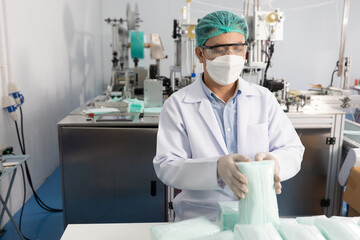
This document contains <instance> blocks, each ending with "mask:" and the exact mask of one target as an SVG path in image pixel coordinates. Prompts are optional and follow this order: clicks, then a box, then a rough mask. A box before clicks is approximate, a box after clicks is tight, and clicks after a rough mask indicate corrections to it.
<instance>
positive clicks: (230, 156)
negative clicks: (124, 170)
mask: <svg viewBox="0 0 360 240" xmlns="http://www.w3.org/2000/svg"><path fill="white" fill-rule="evenodd" d="M195 36H196V48H195V52H196V55H197V56H198V58H199V61H200V63H202V64H203V68H204V72H203V73H202V74H200V75H199V77H198V79H197V80H195V82H194V83H192V84H191V85H189V86H187V87H185V88H182V89H181V90H179V91H178V92H176V93H174V94H172V95H171V97H170V98H168V99H167V100H166V101H165V103H164V106H163V110H162V112H161V114H160V122H159V129H158V135H157V150H156V156H155V158H154V168H155V171H156V174H157V176H158V177H159V179H160V180H161V181H163V182H164V183H165V184H166V185H168V186H170V187H173V188H177V189H181V190H182V192H181V193H180V194H178V195H177V196H176V198H175V200H174V202H173V207H174V210H175V221H181V220H185V219H189V218H193V217H197V216H205V217H207V218H208V219H210V220H212V221H214V220H215V219H216V204H217V202H219V201H234V200H236V199H242V198H244V197H246V193H247V192H248V189H247V188H246V185H247V179H246V178H245V177H244V176H243V175H242V174H241V173H240V172H239V170H238V169H237V167H236V165H235V162H243V161H252V160H255V161H262V160H274V161H275V191H276V192H277V193H278V194H279V193H280V192H281V184H280V179H281V180H287V179H289V178H291V177H293V176H294V175H295V174H296V173H297V172H298V171H299V170H300V165H301V161H302V156H303V152H304V147H303V146H302V144H301V142H300V139H299V137H298V135H297V133H296V131H295V129H294V127H293V126H292V124H291V122H290V121H289V119H288V118H287V116H286V115H285V114H284V112H283V111H282V109H281V107H280V106H279V104H278V102H277V101H276V99H275V97H274V96H273V94H271V92H270V91H268V90H267V89H265V88H263V87H261V86H258V85H256V84H251V83H248V82H246V81H245V80H244V79H242V78H241V77H240V76H239V75H240V73H241V72H242V69H243V66H244V58H245V54H246V49H247V48H246V44H245V42H246V40H247V37H248V26H247V23H246V20H245V19H244V18H243V17H240V16H237V15H235V14H233V13H230V12H227V11H217V12H213V13H210V14H208V15H206V16H205V17H204V18H202V19H201V20H200V22H199V23H198V25H197V26H196V29H195ZM249 191H251V189H250V190H249Z"/></svg>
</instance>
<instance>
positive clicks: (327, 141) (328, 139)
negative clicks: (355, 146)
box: [326, 137, 336, 145]
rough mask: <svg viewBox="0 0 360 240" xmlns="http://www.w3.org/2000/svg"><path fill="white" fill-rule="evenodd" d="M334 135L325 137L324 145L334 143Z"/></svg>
mask: <svg viewBox="0 0 360 240" xmlns="http://www.w3.org/2000/svg"><path fill="white" fill-rule="evenodd" d="M335 142H336V137H327V138H326V145H335Z"/></svg>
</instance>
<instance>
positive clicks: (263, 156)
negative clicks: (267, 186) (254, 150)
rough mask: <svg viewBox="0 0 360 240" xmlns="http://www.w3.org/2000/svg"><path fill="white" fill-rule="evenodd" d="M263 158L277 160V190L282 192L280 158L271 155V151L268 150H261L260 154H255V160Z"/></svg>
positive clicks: (275, 177) (277, 192) (275, 178)
mask: <svg viewBox="0 0 360 240" xmlns="http://www.w3.org/2000/svg"><path fill="white" fill-rule="evenodd" d="M263 160H274V162H275V171H274V172H275V176H274V180H275V192H276V194H280V193H281V188H282V186H281V183H280V181H281V179H280V165H279V162H278V160H277V159H276V158H275V157H274V156H273V155H271V154H270V153H267V152H260V153H258V154H256V155H255V161H263Z"/></svg>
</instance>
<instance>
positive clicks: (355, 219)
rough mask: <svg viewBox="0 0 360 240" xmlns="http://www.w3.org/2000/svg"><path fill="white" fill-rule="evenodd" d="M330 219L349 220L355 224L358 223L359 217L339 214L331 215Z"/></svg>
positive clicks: (359, 221)
mask: <svg viewBox="0 0 360 240" xmlns="http://www.w3.org/2000/svg"><path fill="white" fill-rule="evenodd" d="M331 219H335V220H345V221H350V222H353V223H355V224H358V225H360V217H340V216H332V217H331Z"/></svg>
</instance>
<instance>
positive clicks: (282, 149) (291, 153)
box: [268, 94, 305, 181]
mask: <svg viewBox="0 0 360 240" xmlns="http://www.w3.org/2000/svg"><path fill="white" fill-rule="evenodd" d="M269 103H270V108H269V109H270V110H269V112H268V114H269V115H268V119H269V149H270V153H271V154H272V155H273V156H274V157H275V158H276V159H277V160H278V162H279V165H280V178H281V180H282V181H285V180H287V179H289V178H292V177H293V176H295V175H296V174H297V173H298V172H299V171H300V168H301V162H302V158H303V154H304V150H305V148H304V146H303V145H302V143H301V141H300V138H299V136H298V134H297V133H296V131H295V129H294V127H293V125H292V123H291V122H290V120H289V118H288V117H287V116H286V114H285V113H284V111H283V110H282V109H281V107H280V105H279V104H278V102H277V100H276V99H275V97H274V96H273V95H272V94H270V96H269Z"/></svg>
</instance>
